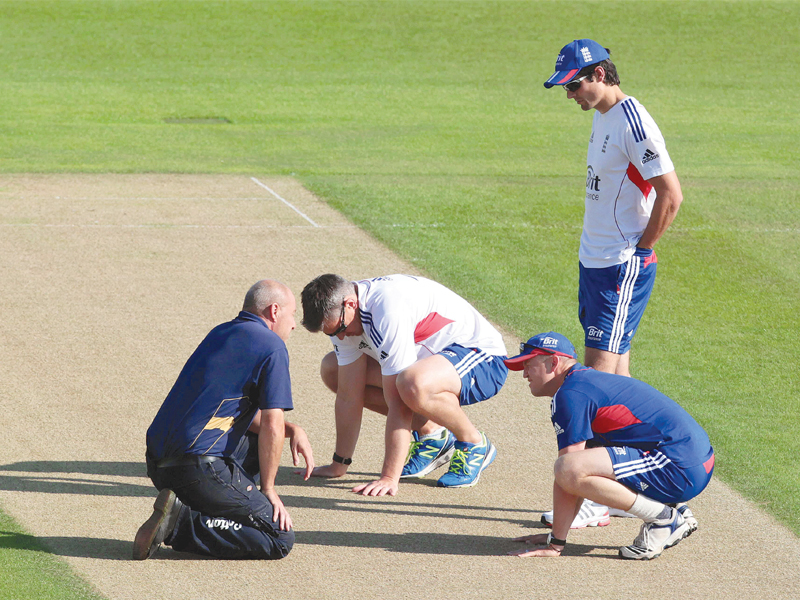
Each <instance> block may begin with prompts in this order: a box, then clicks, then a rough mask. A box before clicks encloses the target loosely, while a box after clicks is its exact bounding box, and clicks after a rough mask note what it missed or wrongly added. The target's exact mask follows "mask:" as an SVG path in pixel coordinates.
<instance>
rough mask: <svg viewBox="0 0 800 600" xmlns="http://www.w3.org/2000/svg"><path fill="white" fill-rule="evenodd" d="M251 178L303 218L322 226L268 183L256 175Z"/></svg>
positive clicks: (315, 225)
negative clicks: (262, 181) (261, 180)
mask: <svg viewBox="0 0 800 600" xmlns="http://www.w3.org/2000/svg"><path fill="white" fill-rule="evenodd" d="M250 179H251V180H252V181H254V182H255V183H256V185H260V186H261V187H262V188H264V189H265V190H267V191H268V192H269V193H270V194H272V195H273V196H275V197H276V198H277V199H278V200H280V201H281V202H283V203H284V204H285V205H286V206H288V207H289V208H291V209H292V210H293V211H294V212H296V213H297V214H298V215H300V216H301V217H303V218H304V219H305V220H306V221H308V222H309V223H311V224H312V225H313V226H314V227H320V225H317V224H316V223H314V221H312V220H311V219H310V218H309V217H308V215H306V214H305V213H303V212H301V211H300V210H299V209H298V208H297V207H296V206H294V204H292V203H291V202H289V201H288V200H285V199H284V198H281V197H280V196H279V195H278V194H277V193H275V192H274V191H273V190H272V188H270V187H269V186H268V185H266V184H264V183H261V182H260V181H259V180H258V179H256V178H255V177H251V178H250Z"/></svg>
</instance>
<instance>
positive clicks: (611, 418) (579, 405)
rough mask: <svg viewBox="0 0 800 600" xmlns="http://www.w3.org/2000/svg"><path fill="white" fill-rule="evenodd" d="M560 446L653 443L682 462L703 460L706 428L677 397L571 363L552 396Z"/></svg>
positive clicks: (645, 446)
mask: <svg viewBox="0 0 800 600" xmlns="http://www.w3.org/2000/svg"><path fill="white" fill-rule="evenodd" d="M551 414H552V421H553V427H554V428H555V431H556V438H557V440H558V448H559V450H561V449H563V448H566V447H567V446H571V445H572V444H577V443H579V442H584V441H589V440H592V441H593V443H594V444H595V445H599V446H630V447H632V448H639V449H641V450H654V449H658V450H659V451H660V452H662V453H663V454H665V455H666V456H667V457H668V458H669V459H670V460H671V461H672V462H674V463H675V464H677V465H678V466H680V467H683V468H689V467H694V466H697V465H700V464H703V463H704V462H705V461H706V460H708V459H709V458H710V457H711V456H712V454H713V450H712V448H711V441H710V440H709V439H708V434H707V433H706V432H705V430H704V429H703V428H702V427H701V426H700V425H699V424H698V423H697V421H695V420H694V418H693V417H692V416H691V415H690V414H689V413H688V412H686V411H685V410H684V409H683V408H682V407H681V406H680V405H679V404H678V403H677V402H675V401H674V400H672V399H670V398H669V397H668V396H666V395H665V394H662V393H661V392H659V391H658V390H657V389H655V388H654V387H653V386H651V385H648V384H646V383H644V382H643V381H639V380H638V379H633V378H631V377H624V376H622V375H614V374H611V373H604V372H602V371H595V370H594V369H591V368H589V367H585V366H583V365H581V364H576V365H575V366H574V367H572V369H571V370H570V371H569V372H568V373H567V377H566V379H565V380H564V383H563V384H562V385H561V387H560V388H559V390H558V391H557V392H556V394H555V396H553V400H552V404H551Z"/></svg>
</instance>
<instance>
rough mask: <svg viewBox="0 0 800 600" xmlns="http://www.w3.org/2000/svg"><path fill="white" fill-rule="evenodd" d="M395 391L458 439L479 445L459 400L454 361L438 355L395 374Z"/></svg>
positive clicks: (478, 438)
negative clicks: (396, 375)
mask: <svg viewBox="0 0 800 600" xmlns="http://www.w3.org/2000/svg"><path fill="white" fill-rule="evenodd" d="M397 390H398V392H399V393H400V397H401V398H402V400H403V403H404V404H405V405H406V406H408V407H409V408H410V409H411V410H412V411H414V413H416V414H419V415H423V416H424V417H427V418H428V419H430V420H431V421H433V422H435V423H439V424H441V425H443V426H444V427H446V428H447V429H449V430H450V431H451V432H452V433H453V435H454V436H455V437H456V439H457V440H459V441H461V442H467V443H470V444H479V443H480V442H481V440H482V438H481V434H480V432H479V431H478V430H477V429H476V428H475V426H474V425H473V424H472V423H471V422H470V420H469V418H467V415H466V414H465V413H464V411H463V409H462V408H461V405H460V403H459V400H458V396H459V393H460V392H461V379H460V378H459V376H458V373H456V370H455V368H454V367H453V364H452V363H451V362H450V361H449V360H447V359H446V358H445V357H443V356H440V355H438V354H437V355H434V356H429V357H428V358H424V359H422V360H420V361H417V362H416V363H414V364H413V365H411V366H410V367H409V368H408V369H406V370H405V371H403V372H402V373H400V374H399V375H398V377H397Z"/></svg>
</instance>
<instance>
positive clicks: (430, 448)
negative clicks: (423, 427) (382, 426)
mask: <svg viewBox="0 0 800 600" xmlns="http://www.w3.org/2000/svg"><path fill="white" fill-rule="evenodd" d="M411 433H412V434H413V436H414V439H413V440H411V446H410V447H409V449H408V458H407V459H406V465H405V466H404V467H403V472H402V473H401V474H400V479H406V478H409V477H425V475H427V474H428V473H430V472H431V471H434V470H436V469H438V468H439V467H441V466H442V465H445V464H447V463H449V462H450V457H451V456H453V445H454V444H455V443H456V438H455V437H454V436H453V434H452V433H450V432H449V431H447V429H442V433H441V435H440V436H439V437H435V438H428V437H423V438H420V437H419V433H417V432H416V431H412V432H411Z"/></svg>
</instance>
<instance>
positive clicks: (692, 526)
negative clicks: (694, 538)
mask: <svg viewBox="0 0 800 600" xmlns="http://www.w3.org/2000/svg"><path fill="white" fill-rule="evenodd" d="M675 508H676V509H677V511H678V512H679V513H681V514H682V515H683V520H684V521H686V524H687V525H688V526H689V533H687V534H686V535H687V536H690V535H692V534H693V533H694V532H695V531H697V519H695V518H694V513H692V509H691V508H689V505H688V504H678V506H676V507H675Z"/></svg>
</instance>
